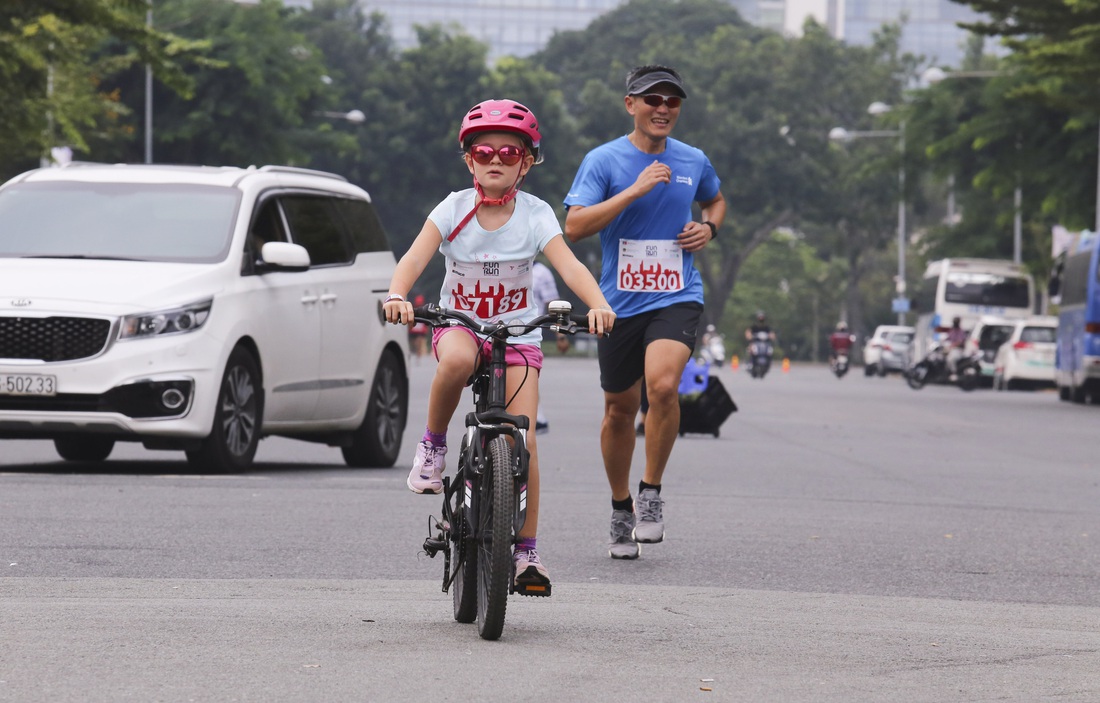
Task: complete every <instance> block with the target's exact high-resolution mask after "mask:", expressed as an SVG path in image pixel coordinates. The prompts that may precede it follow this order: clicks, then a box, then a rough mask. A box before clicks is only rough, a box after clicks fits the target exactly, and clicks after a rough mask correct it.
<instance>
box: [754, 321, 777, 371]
mask: <svg viewBox="0 0 1100 703" xmlns="http://www.w3.org/2000/svg"><path fill="white" fill-rule="evenodd" d="M773 353H774V349H773V347H772V342H771V338H770V336H769V335H768V333H767V332H757V333H756V334H754V335H753V337H752V341H751V342H750V343H749V374H750V375H751V376H752V377H753V378H764V375H765V374H767V373H768V369H770V368H771V365H772V354H773Z"/></svg>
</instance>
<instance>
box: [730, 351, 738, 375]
mask: <svg viewBox="0 0 1100 703" xmlns="http://www.w3.org/2000/svg"><path fill="white" fill-rule="evenodd" d="M740 365H741V360H740V359H738V358H737V355H736V354H734V355H733V356H732V357H731V358H730V368H731V369H733V370H734V371H736V370H737V367H738V366H740Z"/></svg>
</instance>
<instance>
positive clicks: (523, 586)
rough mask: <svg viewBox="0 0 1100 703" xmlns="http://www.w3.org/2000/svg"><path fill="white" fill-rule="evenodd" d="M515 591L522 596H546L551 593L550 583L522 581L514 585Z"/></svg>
mask: <svg viewBox="0 0 1100 703" xmlns="http://www.w3.org/2000/svg"><path fill="white" fill-rule="evenodd" d="M513 592H514V593H518V594H520V595H521V596H538V597H540V598H545V597H547V596H549V595H550V584H549V583H520V584H516V585H515V586H514V587H513Z"/></svg>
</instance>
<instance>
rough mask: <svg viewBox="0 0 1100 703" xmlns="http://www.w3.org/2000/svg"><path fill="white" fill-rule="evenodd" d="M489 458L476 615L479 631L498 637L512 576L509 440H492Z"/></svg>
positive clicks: (512, 490) (482, 504)
mask: <svg viewBox="0 0 1100 703" xmlns="http://www.w3.org/2000/svg"><path fill="white" fill-rule="evenodd" d="M488 449H489V457H488V459H489V460H488V461H487V462H486V466H485V470H484V471H483V472H482V475H481V481H480V491H479V492H480V495H481V500H480V503H479V505H478V535H477V550H476V551H477V557H476V560H477V575H478V578H477V618H478V633H479V634H480V635H481V637H482V638H483V639H487V640H495V639H497V638H498V637H500V633H501V631H503V630H504V611H505V609H506V608H507V606H508V592H509V590H510V589H509V586H510V585H511V584H510V583H509V580H510V579H511V578H512V544H513V540H512V507H513V504H514V501H515V482H514V481H513V477H512V471H511V460H512V451H511V447H510V446H509V445H508V441H507V440H506V439H504V438H503V437H496V438H494V439H492V440H491V441H490V442H489V447H488Z"/></svg>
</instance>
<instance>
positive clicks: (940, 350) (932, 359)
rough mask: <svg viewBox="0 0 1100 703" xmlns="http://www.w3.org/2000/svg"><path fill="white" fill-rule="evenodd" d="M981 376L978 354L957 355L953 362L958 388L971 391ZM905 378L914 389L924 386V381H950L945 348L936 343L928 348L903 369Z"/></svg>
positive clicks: (917, 389)
mask: <svg viewBox="0 0 1100 703" xmlns="http://www.w3.org/2000/svg"><path fill="white" fill-rule="evenodd" d="M981 377H982V365H981V361H979V355H978V354H968V355H963V356H960V357H959V360H958V361H957V362H955V378H956V381H955V382H956V383H957V384H958V386H959V388H961V389H962V390H964V391H972V390H974V389H975V388H976V387H977V386H978V381H980V380H981ZM905 380H906V382H907V383H908V384H909V387H910V388H912V389H913V390H915V391H919V390H920V389H921V388H924V386H925V384H926V383H929V382H934V383H950V382H951V372H950V371H949V370H948V366H947V350H946V349H945V348H944V346H943V345H942V344H937V345H935V346H934V347H932V348H931V349H929V350H928V353H927V354H926V355H925V356H924V358H923V359H921V360H920V361H918V362H917V363H915V364H913V365H912V366H910V367H909V368H908V369H907V370H906V371H905Z"/></svg>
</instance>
